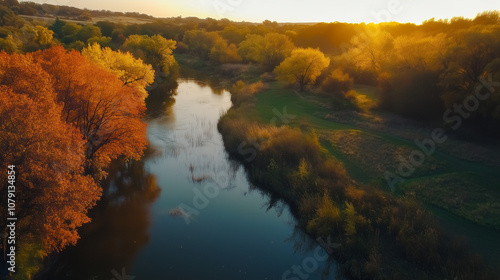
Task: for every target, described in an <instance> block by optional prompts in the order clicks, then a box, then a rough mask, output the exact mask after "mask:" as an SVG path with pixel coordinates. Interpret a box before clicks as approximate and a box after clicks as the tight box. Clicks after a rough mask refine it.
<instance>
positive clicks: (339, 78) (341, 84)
mask: <svg viewBox="0 0 500 280" xmlns="http://www.w3.org/2000/svg"><path fill="white" fill-rule="evenodd" d="M353 84H354V80H353V79H352V78H351V77H349V75H348V74H346V73H344V72H343V71H342V70H340V69H335V70H333V71H332V73H331V74H330V75H329V76H328V77H327V78H326V79H325V80H324V81H323V83H322V84H321V89H322V90H323V91H325V92H327V93H333V94H335V95H341V96H344V95H345V93H346V92H348V91H349V90H350V89H352V86H353Z"/></svg>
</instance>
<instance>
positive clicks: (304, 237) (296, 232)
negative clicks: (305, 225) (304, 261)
mask: <svg viewBox="0 0 500 280" xmlns="http://www.w3.org/2000/svg"><path fill="white" fill-rule="evenodd" d="M286 241H287V242H291V243H293V251H294V252H295V253H298V252H301V253H302V254H303V255H304V256H306V257H305V258H307V257H312V258H314V255H315V250H317V249H318V247H321V245H320V244H319V243H318V242H317V241H316V240H314V239H312V238H311V236H310V235H308V234H307V233H306V232H304V230H303V229H301V228H300V227H298V226H295V227H294V228H293V232H292V235H291V236H290V237H289V238H288V239H287V240H286ZM322 250H323V249H322ZM324 254H327V252H326V251H322V252H321V255H322V256H323V255H324ZM317 263H318V265H319V267H320V268H322V271H317V274H318V275H319V274H321V279H336V280H342V279H345V276H343V275H341V274H340V271H339V270H338V269H336V266H337V264H336V263H335V261H334V260H333V259H332V257H329V258H328V259H327V260H325V261H320V260H317ZM297 265H298V266H300V265H301V264H297ZM318 269H319V268H318ZM313 273H315V274H316V272H313Z"/></svg>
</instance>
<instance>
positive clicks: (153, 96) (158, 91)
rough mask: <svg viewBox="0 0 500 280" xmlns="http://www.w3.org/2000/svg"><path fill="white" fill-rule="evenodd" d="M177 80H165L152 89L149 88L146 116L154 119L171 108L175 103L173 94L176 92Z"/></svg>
mask: <svg viewBox="0 0 500 280" xmlns="http://www.w3.org/2000/svg"><path fill="white" fill-rule="evenodd" d="M178 86H179V85H178V84H177V82H175V83H174V84H172V83H167V82H166V81H165V82H164V83H162V84H159V86H158V87H155V88H154V89H152V90H149V95H148V97H147V98H146V107H147V110H146V117H147V118H148V119H155V118H158V117H161V116H163V115H164V114H165V113H166V111H167V110H171V109H172V106H173V105H174V103H175V99H174V98H173V96H175V95H176V94H177V87H178Z"/></svg>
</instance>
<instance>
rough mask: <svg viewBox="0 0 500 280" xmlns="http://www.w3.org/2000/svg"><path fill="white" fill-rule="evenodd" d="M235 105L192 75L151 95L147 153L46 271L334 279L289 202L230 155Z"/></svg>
mask: <svg viewBox="0 0 500 280" xmlns="http://www.w3.org/2000/svg"><path fill="white" fill-rule="evenodd" d="M230 106H231V100H230V94H229V93H228V92H227V91H224V90H220V89H214V88H212V87H210V86H208V84H205V83H203V82H200V81H197V80H192V79H181V80H180V81H179V87H178V89H177V94H176V95H175V96H174V98H173V99H172V98H165V96H159V97H152V98H150V99H149V101H148V118H147V123H148V131H147V134H148V135H147V136H148V139H149V142H150V147H149V148H148V150H147V151H146V153H145V155H144V157H143V159H142V160H141V161H136V162H129V163H123V164H119V165H117V166H114V167H113V168H112V170H111V171H110V174H109V182H108V183H107V184H106V186H105V187H104V194H103V198H102V199H101V201H100V202H99V205H98V206H97V207H95V208H94V209H93V210H92V211H91V213H90V216H91V217H92V222H91V223H89V224H88V225H85V226H84V227H83V228H82V230H81V236H82V238H81V240H80V241H79V242H78V244H77V245H76V246H74V247H71V248H68V249H67V250H65V251H64V252H62V253H61V254H60V255H59V257H58V259H57V261H56V263H55V265H52V266H51V268H50V270H49V271H47V272H45V273H44V274H43V276H42V277H40V279H75V280H79V279H85V280H87V279H106V280H109V279H115V280H122V279H127V280H129V279H134V280H155V279H186V280H189V279H196V280H202V279H252V280H253V279H289V280H298V279H335V277H334V275H335V270H336V266H335V265H334V264H333V263H332V262H331V261H329V260H325V256H326V252H325V251H324V250H323V248H321V247H320V246H319V245H318V243H317V242H315V241H314V240H311V239H310V238H309V237H308V236H306V235H305V234H304V233H303V232H302V231H301V230H299V229H297V228H296V227H295V221H294V218H293V217H292V215H291V214H290V212H289V210H288V208H287V207H286V206H285V205H283V204H281V203H274V202H275V201H272V202H271V199H270V197H269V196H268V195H267V194H264V193H262V192H261V191H259V190H258V189H257V188H255V187H254V186H252V185H251V184H250V183H249V182H248V180H247V178H246V174H245V171H244V169H243V167H242V166H240V165H239V164H238V163H236V162H234V161H232V160H230V159H229V158H228V155H227V153H226V151H225V149H224V146H223V142H222V137H221V135H220V134H219V133H218V131H217V121H218V119H219V117H220V116H221V114H223V113H224V112H225V111H227V110H228V109H229V108H230Z"/></svg>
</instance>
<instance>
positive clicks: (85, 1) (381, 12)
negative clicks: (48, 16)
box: [33, 0, 500, 23]
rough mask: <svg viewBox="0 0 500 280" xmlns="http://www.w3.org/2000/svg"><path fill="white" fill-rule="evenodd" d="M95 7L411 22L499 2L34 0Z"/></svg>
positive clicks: (238, 17)
mask: <svg viewBox="0 0 500 280" xmlns="http://www.w3.org/2000/svg"><path fill="white" fill-rule="evenodd" d="M33 1H34V2H37V3H49V4H56V5H67V6H74V7H79V8H89V9H94V10H102V9H104V10H112V11H121V12H140V13H146V14H149V15H153V16H156V17H175V16H183V17H188V16H196V17H199V18H206V17H211V18H216V19H220V18H228V19H231V20H235V21H251V22H262V21H263V20H265V19H269V20H272V21H278V22H321V21H323V22H332V21H340V22H380V21H398V22H414V23H421V22H422V21H424V20H426V19H429V18H432V17H435V18H436V19H439V18H451V17H454V16H465V17H474V16H475V15H476V14H477V13H478V12H482V11H486V10H494V9H500V4H499V2H498V0H478V1H471V0H438V1H436V0H349V1H338V0H182V1H181V0H141V1H139V0H33Z"/></svg>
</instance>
